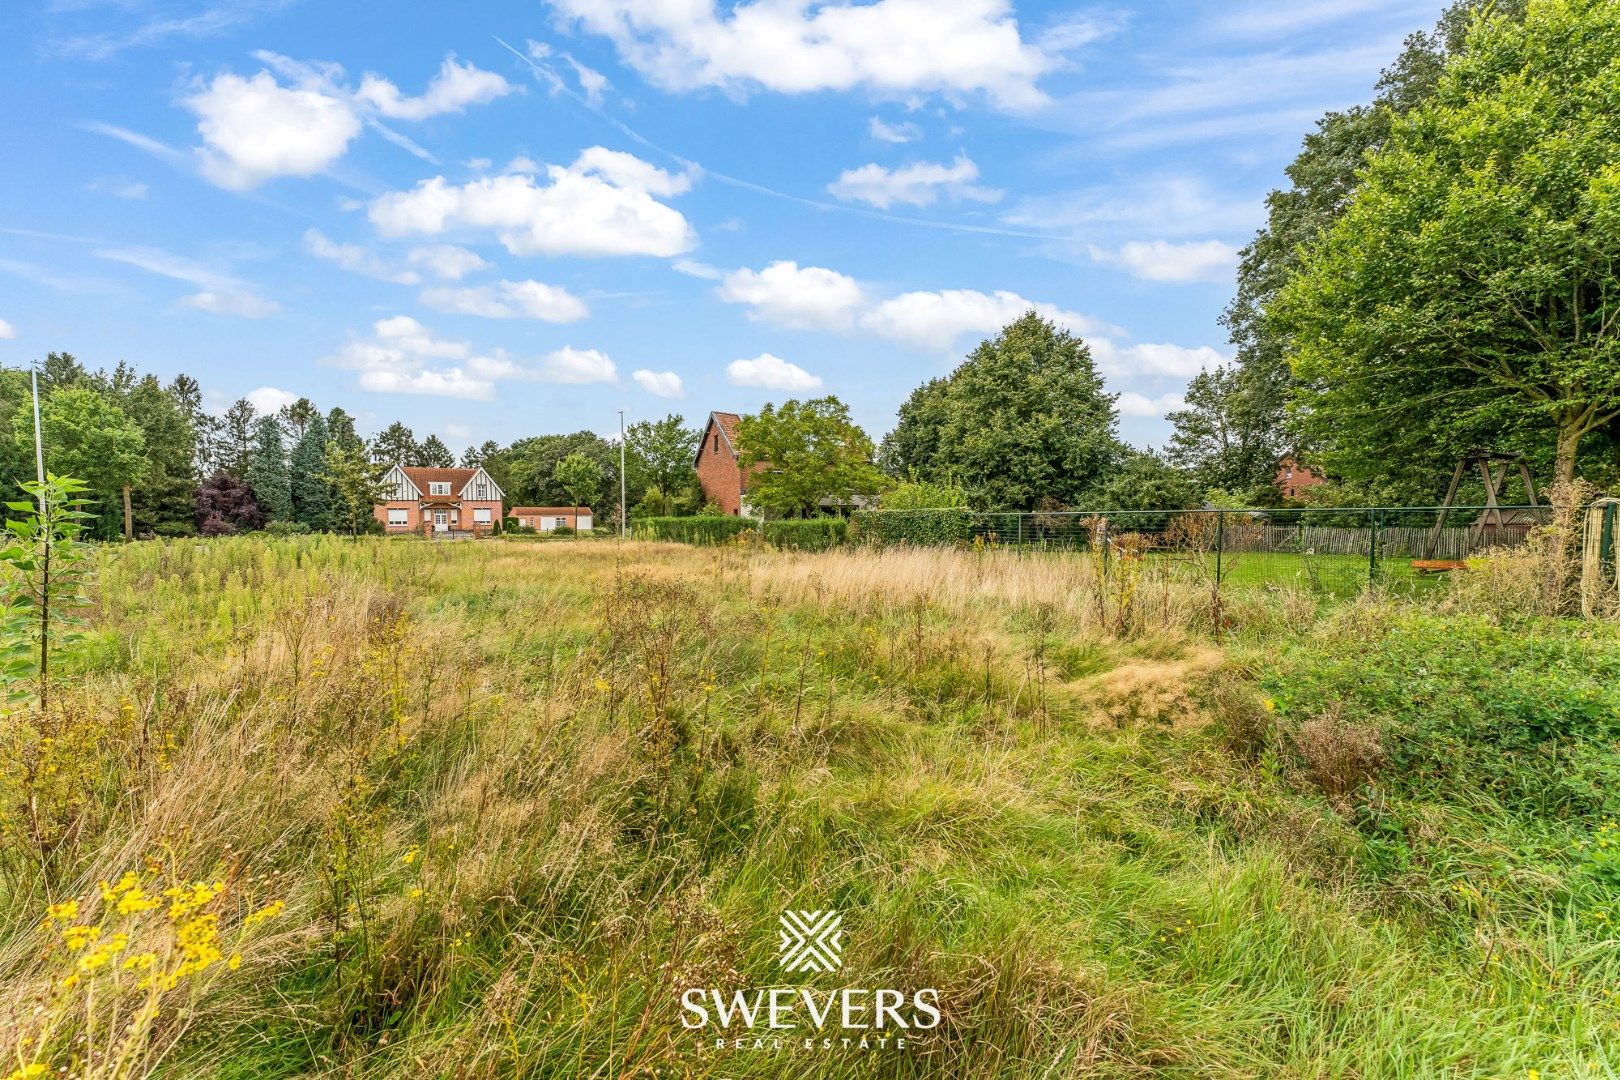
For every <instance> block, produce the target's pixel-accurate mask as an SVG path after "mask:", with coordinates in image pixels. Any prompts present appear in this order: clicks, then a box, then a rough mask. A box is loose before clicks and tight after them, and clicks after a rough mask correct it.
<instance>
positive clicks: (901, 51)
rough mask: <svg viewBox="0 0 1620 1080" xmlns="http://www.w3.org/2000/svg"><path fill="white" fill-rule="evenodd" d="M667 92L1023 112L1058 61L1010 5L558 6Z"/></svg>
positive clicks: (633, 2) (593, 0)
mask: <svg viewBox="0 0 1620 1080" xmlns="http://www.w3.org/2000/svg"><path fill="white" fill-rule="evenodd" d="M552 6H553V7H555V8H556V9H557V10H558V11H559V12H561V13H562V14H563V15H565V16H568V17H571V18H572V19H574V20H575V21H576V22H577V23H578V24H579V25H580V26H582V27H584V28H585V29H586V30H589V31H591V32H593V33H597V34H603V35H605V36H607V37H609V38H611V39H612V40H613V42H614V44H615V45H616V46H617V47H618V50H619V55H620V57H621V58H622V59H623V60H624V61H625V62H626V63H627V64H629V65H630V66H632V67H634V68H636V69H637V70H638V71H640V72H641V73H642V74H644V75H646V76H647V77H648V78H649V79H651V80H652V81H654V82H656V83H658V84H659V85H660V86H663V87H665V88H667V89H672V90H690V89H696V88H699V87H709V86H713V87H721V88H724V89H726V90H729V91H732V92H738V93H740V92H745V91H747V90H749V89H751V88H754V87H763V88H765V89H767V90H774V91H778V92H781V93H790V94H794V93H809V92H814V91H820V90H851V89H856V88H861V89H866V90H869V91H872V92H874V93H877V94H882V95H887V96H895V97H898V96H902V95H905V94H909V93H926V92H932V91H939V92H943V93H946V94H972V93H982V94H983V95H984V96H985V97H987V98H988V99H989V100H990V101H992V102H994V103H995V104H996V105H998V106H1001V107H1002V108H1008V109H1025V108H1030V107H1033V106H1036V105H1039V104H1041V103H1042V102H1044V101H1045V100H1046V97H1045V95H1044V94H1043V93H1042V92H1041V91H1040V90H1039V89H1038V88H1037V86H1036V81H1037V80H1038V79H1039V78H1040V76H1041V75H1042V74H1044V73H1045V72H1047V71H1048V70H1050V69H1051V68H1053V67H1054V66H1056V64H1057V63H1058V61H1057V59H1056V58H1054V57H1052V56H1049V55H1047V54H1046V53H1045V52H1043V51H1042V50H1041V49H1040V48H1038V47H1037V46H1035V45H1033V44H1030V43H1028V42H1026V41H1024V40H1023V39H1022V38H1021V37H1020V35H1019V30H1018V22H1017V19H1016V18H1015V17H1014V14H1013V11H1012V7H1011V4H1010V3H1009V2H1008V0H953V2H952V3H939V2H938V0H876V2H874V3H860V4H857V3H823V4H814V5H812V3H811V2H810V0H755V2H753V3H739V4H737V5H736V6H735V7H733V8H732V9H731V10H730V12H729V16H730V17H729V18H727V17H726V13H724V12H723V11H717V10H716V7H715V5H714V4H713V3H712V0H685V2H681V3H670V2H667V0H552Z"/></svg>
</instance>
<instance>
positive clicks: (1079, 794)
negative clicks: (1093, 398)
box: [0, 537, 1620, 1078]
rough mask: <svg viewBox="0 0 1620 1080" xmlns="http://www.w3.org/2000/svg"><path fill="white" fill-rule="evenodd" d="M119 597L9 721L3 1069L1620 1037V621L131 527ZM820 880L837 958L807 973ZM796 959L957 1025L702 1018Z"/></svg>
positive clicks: (218, 1068) (320, 1066)
mask: <svg viewBox="0 0 1620 1080" xmlns="http://www.w3.org/2000/svg"><path fill="white" fill-rule="evenodd" d="M90 601H91V606H90V609H89V616H88V626H87V628H86V630H87V634H86V638H85V639H84V640H83V641H82V642H80V643H78V644H77V645H74V646H72V647H71V648H70V649H68V650H66V651H65V653H64V655H63V657H62V658H61V660H60V663H59V671H60V672H61V676H60V677H61V679H62V681H61V683H60V684H59V688H58V692H57V695H56V700H55V703H54V704H53V706H52V708H51V711H50V712H49V713H48V714H45V715H41V714H40V713H39V712H38V711H37V710H36V709H33V708H31V707H30V706H29V705H28V704H27V703H26V702H20V703H19V704H17V705H16V706H15V709H14V711H13V712H12V713H11V715H10V716H9V717H8V718H7V719H6V721H5V722H4V729H3V730H4V736H3V740H0V754H3V762H0V764H3V768H0V827H3V830H4V832H3V835H0V840H3V845H0V871H3V874H0V994H3V997H0V1053H4V1055H6V1056H5V1057H4V1058H3V1059H0V1077H3V1076H6V1074H7V1073H8V1072H11V1070H17V1072H16V1073H15V1075H17V1076H21V1077H32V1076H36V1075H40V1076H43V1075H46V1074H47V1072H48V1073H49V1074H50V1075H58V1073H57V1072H56V1070H57V1069H58V1068H65V1069H66V1070H67V1072H66V1074H67V1075H75V1076H80V1075H82V1076H96V1077H102V1076H145V1075H158V1076H164V1077H176V1078H180V1077H184V1078H203V1077H209V1078H214V1077H230V1078H248V1077H253V1078H271V1077H303V1076H344V1077H379V1078H380V1077H398V1076H412V1077H416V1076H423V1077H490V1078H497V1077H580V1078H584V1077H602V1078H607V1077H713V1078H720V1077H734V1078H741V1077H827V1078H832V1077H923V1076H928V1077H990V1076H997V1077H1028V1078H1036V1077H1039V1078H1055V1077H1081V1076H1149V1075H1152V1076H1171V1077H1175V1076H1182V1077H1207V1076H1220V1077H1275V1076H1297V1077H1326V1076H1335V1077H1337V1076H1366V1077H1407V1076H1411V1077H1417V1076H1456V1075H1479V1076H1526V1075H1535V1074H1536V1073H1537V1072H1539V1075H1541V1076H1546V1077H1553V1076H1612V1075H1614V1074H1615V1072H1616V1070H1617V1069H1620V1049H1617V1048H1620V1001H1617V998H1616V991H1617V990H1620V957H1617V953H1616V940H1615V933H1614V931H1613V929H1612V920H1613V919H1615V918H1617V917H1620V905H1617V901H1620V840H1613V839H1611V838H1614V837H1616V833H1615V830H1614V829H1613V826H1612V825H1608V824H1605V823H1606V822H1607V821H1608V820H1609V817H1610V815H1612V814H1614V813H1615V812H1616V809H1617V807H1616V805H1615V804H1616V803H1617V802H1620V783H1615V782H1614V781H1620V772H1617V767H1616V764H1615V758H1614V755H1613V748H1614V740H1615V738H1616V736H1617V734H1620V732H1617V730H1616V728H1617V721H1616V715H1617V713H1620V698H1617V690H1616V687H1617V686H1620V637H1617V635H1616V633H1615V631H1614V628H1613V627H1612V626H1610V625H1606V624H1577V623H1572V622H1558V621H1554V620H1531V619H1521V620H1516V621H1515V620H1509V621H1507V622H1504V621H1503V620H1502V619H1500V618H1493V617H1491V616H1489V615H1481V614H1467V613H1463V612H1461V611H1458V610H1441V609H1440V608H1437V607H1431V608H1428V609H1418V608H1414V607H1410V606H1401V605H1398V604H1395V603H1392V602H1386V601H1379V600H1376V599H1366V600H1362V601H1359V602H1355V603H1352V604H1349V605H1347V606H1344V607H1341V608H1339V609H1337V610H1336V611H1334V612H1331V613H1329V614H1326V615H1323V614H1321V613H1320V611H1321V606H1320V604H1319V602H1318V599H1317V598H1316V597H1314V596H1312V595H1310V594H1309V592H1308V591H1293V590H1287V589H1283V590H1276V589H1272V590H1258V589H1256V590H1248V591H1244V592H1238V593H1234V594H1233V595H1231V596H1230V597H1228V598H1227V600H1226V603H1225V604H1224V606H1223V607H1222V609H1221V610H1220V611H1219V612H1218V618H1219V619H1220V622H1221V626H1220V627H1219V628H1218V629H1217V628H1216V627H1213V626H1212V625H1211V620H1212V618H1215V617H1217V613H1213V612H1212V611H1211V606H1210V604H1209V600H1208V596H1207V595H1206V593H1205V592H1204V591H1203V590H1202V589H1200V588H1198V587H1196V586H1194V585H1190V584H1188V583H1185V582H1179V581H1176V580H1170V579H1167V578H1165V577H1161V576H1157V575H1154V574H1152V573H1151V572H1145V571H1144V572H1126V573H1117V574H1115V575H1113V576H1111V577H1109V578H1107V579H1103V578H1099V576H1098V568H1097V567H1096V566H1095V565H1094V564H1092V563H1091V562H1090V561H1089V560H1087V559H1086V558H1084V557H1081V556H1076V557H1038V558H1035V557H1021V556H1020V555H1018V554H1017V553H1013V552H980V553H973V552H957V551H925V550H891V551H881V552H879V551H866V550H860V549H853V548H851V549H838V550H834V551H830V552H824V553H785V552H775V551H770V550H758V549H734V548H708V549H703V548H690V547H682V546H676V545H668V544H653V543H626V544H616V543H592V542H555V543H548V544H516V543H503V542H495V541H491V542H481V543H460V544H455V543H437V544H435V543H425V542H415V541H398V540H395V541H389V540H362V541H348V540H341V539H336V538H331V537H316V538H298V539H288V540H270V539H261V538H231V539H222V540H213V541H205V542H173V543H147V544H135V545H130V546H127V547H123V548H109V549H106V550H105V551H104V552H103V553H102V554H101V555H100V556H99V566H98V576H97V579H96V584H95V585H94V587H93V589H92V590H91V594H90ZM1611 843H1613V844H1614V845H1615V846H1614V847H1611ZM132 898H134V899H132ZM787 908H809V909H823V908H836V909H838V910H840V911H842V912H843V913H844V919H845V935H844V944H845V952H844V966H843V968H842V970H841V971H838V972H835V973H831V974H820V975H813V976H785V975H784V974H783V973H781V972H780V971H779V970H778V968H777V966H776V960H777V957H776V944H777V941H776V923H777V918H778V916H779V915H780V913H781V912H782V911H783V910H784V909H787ZM120 935H122V941H121V942H120ZM114 945H116V946H117V947H116V948H113V947H112V946H114ZM95 957H99V958H100V959H98V960H95V961H94V962H87V961H89V960H90V959H91V958H95ZM143 980H144V982H143ZM784 982H787V983H795V984H797V983H800V982H802V983H804V984H806V985H812V986H816V987H822V988H832V987H835V986H839V985H851V986H866V987H874V986H894V987H902V988H912V987H924V986H926V987H932V988H937V989H938V991H939V1006H940V1011H941V1014H942V1019H941V1023H940V1025H939V1026H938V1027H937V1028H935V1029H932V1030H930V1031H919V1032H916V1033H915V1037H914V1038H913V1039H912V1040H911V1041H910V1045H908V1046H907V1047H906V1048H905V1049H903V1050H900V1049H896V1048H894V1047H889V1048H887V1049H875V1048H874V1049H867V1050H859V1049H854V1050H843V1049H840V1048H835V1049H832V1050H821V1049H815V1050H804V1049H802V1048H800V1047H797V1046H795V1045H793V1044H792V1043H789V1044H788V1046H786V1047H785V1048H783V1049H781V1050H774V1049H771V1048H765V1049H759V1050H755V1049H741V1050H738V1049H726V1050H716V1049H714V1048H713V1046H712V1039H710V1038H707V1037H702V1036H700V1035H698V1034H696V1033H694V1032H692V1031H689V1030H686V1029H684V1028H683V1027H682V1026H681V1019H682V1014H681V1010H680V1006H679V996H680V993H681V991H683V990H684V989H686V988H688V987H694V986H696V987H717V988H721V989H744V988H749V987H757V986H771V985H777V984H781V983H784ZM35 1066H39V1067H40V1068H39V1069H37V1070H35V1071H30V1070H31V1069H34V1067H35ZM1533 1071H1534V1072H1533Z"/></svg>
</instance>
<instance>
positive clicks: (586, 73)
mask: <svg viewBox="0 0 1620 1080" xmlns="http://www.w3.org/2000/svg"><path fill="white" fill-rule="evenodd" d="M563 59H564V60H566V61H568V65H569V66H570V67H572V68H573V69H574V75H575V77H577V78H578V79H579V89H580V92H581V93H583V94H584V95H585V100H586V101H588V102H590V103H591V104H592V105H600V104H601V103H602V92H603V91H605V90H606V89H607V88H608V87H609V86H611V85H613V84H612V83H610V82H608V78H607V76H606V75H603V74H602V73H601V72H600V71H597V70H596V69H595V68H591V67H586V66H585V65H584V64H582V63H580V62H579V61H578V60H575V59H574V58H573V57H572V56H569V55H568V54H567V53H564V54H563Z"/></svg>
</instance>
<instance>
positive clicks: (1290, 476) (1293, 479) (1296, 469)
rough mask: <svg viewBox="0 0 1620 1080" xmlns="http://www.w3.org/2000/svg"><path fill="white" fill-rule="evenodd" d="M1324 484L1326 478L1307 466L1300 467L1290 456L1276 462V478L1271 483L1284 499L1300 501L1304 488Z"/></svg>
mask: <svg viewBox="0 0 1620 1080" xmlns="http://www.w3.org/2000/svg"><path fill="white" fill-rule="evenodd" d="M1326 482H1327V477H1325V476H1323V475H1322V474H1321V473H1319V472H1317V471H1316V470H1315V469H1313V468H1311V467H1310V466H1309V465H1301V464H1300V463H1299V462H1297V461H1295V460H1294V456H1293V455H1292V454H1290V455H1288V456H1287V457H1285V458H1283V459H1282V460H1281V461H1279V462H1277V477H1276V479H1275V480H1273V481H1272V483H1274V484H1276V485H1277V490H1278V491H1280V492H1282V497H1283V498H1285V499H1302V498H1304V491H1305V489H1306V488H1313V487H1315V486H1316V485H1317V484H1323V483H1326Z"/></svg>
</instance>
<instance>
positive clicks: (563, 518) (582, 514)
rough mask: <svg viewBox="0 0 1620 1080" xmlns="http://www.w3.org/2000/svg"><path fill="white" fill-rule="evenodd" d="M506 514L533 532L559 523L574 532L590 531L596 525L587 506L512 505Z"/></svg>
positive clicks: (541, 530)
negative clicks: (510, 510) (509, 511)
mask: <svg viewBox="0 0 1620 1080" xmlns="http://www.w3.org/2000/svg"><path fill="white" fill-rule="evenodd" d="M507 516H508V517H512V518H516V519H517V523H518V524H519V525H522V526H525V527H526V528H530V529H533V530H534V531H535V532H550V531H551V530H553V529H555V528H557V527H558V526H559V525H561V526H563V527H564V528H569V529H573V530H574V531H575V532H590V531H591V529H592V528H594V527H595V525H596V518H595V515H594V514H592V513H591V508H590V507H588V506H514V507H512V512H511V513H510V514H509V515H507Z"/></svg>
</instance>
